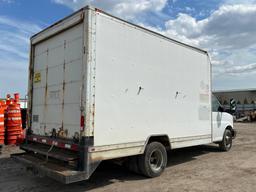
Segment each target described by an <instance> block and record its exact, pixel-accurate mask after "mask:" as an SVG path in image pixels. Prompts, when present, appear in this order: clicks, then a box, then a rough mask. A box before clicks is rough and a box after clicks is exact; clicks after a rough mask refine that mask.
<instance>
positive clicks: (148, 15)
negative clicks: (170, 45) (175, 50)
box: [0, 0, 256, 97]
mask: <svg viewBox="0 0 256 192" xmlns="http://www.w3.org/2000/svg"><path fill="white" fill-rule="evenodd" d="M88 4H90V5H93V6H96V7H98V8H101V9H103V10H104V11H106V12H109V13H111V14H113V15H115V16H118V17H121V18H122V19H125V20H128V21H130V22H133V23H135V24H138V25H141V26H144V27H146V28H149V29H151V30H154V31H156V32H158V33H161V34H163V35H166V36H168V37H171V38H173V39H176V40H178V41H182V42H184V43H187V44H190V45H193V46H196V47H199V48H202V49H204V50H207V51H208V52H209V54H210V57H211V63H212V72H213V74H212V77H213V89H214V90H230V89H247V88H256V0H0V97H4V96H5V95H6V93H14V92H19V93H21V95H22V97H24V96H25V95H26V92H27V84H28V83H27V82H28V78H27V77H28V59H29V38H30V37H31V36H32V35H33V34H35V33H37V32H39V31H40V30H42V29H44V28H46V27H47V26H49V25H51V24H53V23H54V22H57V21H58V20H60V19H62V18H63V17H65V16H67V15H69V14H71V13H73V12H74V11H76V10H78V9H79V8H81V7H83V6H85V5H88ZM170 59H171V58H170Z"/></svg>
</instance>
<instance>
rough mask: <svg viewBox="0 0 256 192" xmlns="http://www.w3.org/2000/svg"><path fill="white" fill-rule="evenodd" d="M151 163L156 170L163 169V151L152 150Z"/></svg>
mask: <svg viewBox="0 0 256 192" xmlns="http://www.w3.org/2000/svg"><path fill="white" fill-rule="evenodd" d="M149 165H150V167H151V169H152V170H153V171H154V172H158V171H159V170H161V168H162V165H163V155H162V153H161V151H159V150H155V151H152V152H151V154H150V158H149Z"/></svg>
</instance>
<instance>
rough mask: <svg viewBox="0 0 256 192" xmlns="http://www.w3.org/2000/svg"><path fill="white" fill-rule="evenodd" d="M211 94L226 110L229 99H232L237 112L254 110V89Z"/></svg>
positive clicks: (255, 104)
mask: <svg viewBox="0 0 256 192" xmlns="http://www.w3.org/2000/svg"><path fill="white" fill-rule="evenodd" d="M213 94H214V95H215V96H216V97H217V98H218V99H219V101H220V103H221V104H222V105H223V106H224V107H225V108H226V109H229V102H230V99H232V98H233V99H235V100H236V103H237V111H238V112H240V113H241V112H245V111H255V110H256V89H245V90H227V91H214V92H213Z"/></svg>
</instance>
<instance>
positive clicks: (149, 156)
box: [138, 142, 167, 177]
mask: <svg viewBox="0 0 256 192" xmlns="http://www.w3.org/2000/svg"><path fill="white" fill-rule="evenodd" d="M138 164H139V169H140V171H141V173H142V174H143V175H145V176H147V177H157V176H159V175H161V173H162V172H163V171H164V169H165V167H166V164H167V153H166V149H165V147H164V146H163V145H162V144H161V143H159V142H152V143H149V144H148V145H147V147H146V149H145V153H144V154H143V155H141V156H139V157H138Z"/></svg>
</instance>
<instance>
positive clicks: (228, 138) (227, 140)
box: [225, 133, 232, 148]
mask: <svg viewBox="0 0 256 192" xmlns="http://www.w3.org/2000/svg"><path fill="white" fill-rule="evenodd" d="M225 143H226V147H227V148H230V147H231V144H232V136H231V134H230V133H227V134H226V136H225Z"/></svg>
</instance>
